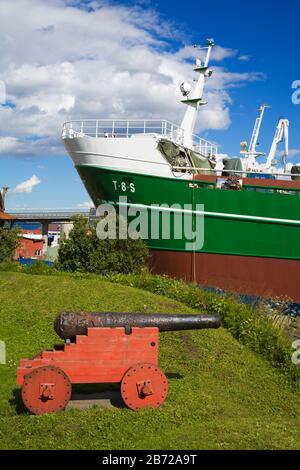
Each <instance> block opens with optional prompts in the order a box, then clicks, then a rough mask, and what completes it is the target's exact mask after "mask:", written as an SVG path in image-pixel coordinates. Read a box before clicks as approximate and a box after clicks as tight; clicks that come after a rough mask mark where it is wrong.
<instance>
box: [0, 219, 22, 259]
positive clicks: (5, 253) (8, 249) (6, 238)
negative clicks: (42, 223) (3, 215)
mask: <svg viewBox="0 0 300 470" xmlns="http://www.w3.org/2000/svg"><path fill="white" fill-rule="evenodd" d="M18 243H19V241H18V229H17V228H13V229H11V230H9V229H6V228H3V227H0V263H2V262H3V261H11V260H12V259H13V256H14V253H15V251H16V249H17V247H18Z"/></svg>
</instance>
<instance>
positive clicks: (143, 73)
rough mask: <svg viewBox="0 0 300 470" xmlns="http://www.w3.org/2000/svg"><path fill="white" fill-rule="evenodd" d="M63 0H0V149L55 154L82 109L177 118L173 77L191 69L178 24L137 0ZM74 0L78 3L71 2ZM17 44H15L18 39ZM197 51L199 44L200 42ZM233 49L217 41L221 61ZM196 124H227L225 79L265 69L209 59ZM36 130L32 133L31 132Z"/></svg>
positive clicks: (232, 82) (246, 77) (238, 82)
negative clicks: (2, 98) (0, 93)
mask: <svg viewBox="0 0 300 470" xmlns="http://www.w3.org/2000/svg"><path fill="white" fill-rule="evenodd" d="M75 3H76V2H74V1H68V0H48V1H47V2H45V1H44V0H14V1H13V2H12V1H11V0H1V2H0V28H1V37H0V48H1V51H2V54H1V59H0V80H1V79H2V80H3V81H4V82H5V83H6V91H7V101H8V102H10V103H14V105H15V107H13V108H10V107H0V129H1V133H2V135H3V136H4V137H2V138H1V139H0V155H1V154H2V155H13V156H25V155H30V156H34V155H47V156H50V155H58V154H63V153H64V149H63V145H62V144H61V141H60V133H61V128H62V124H63V122H64V121H66V120H69V119H85V118H101V117H102V118H113V117H114V118H116V117H120V118H124V117H127V118H149V119H151V118H154V119H155V118H162V119H168V120H170V121H173V122H175V123H180V120H181V117H182V116H183V114H184V111H185V108H184V106H183V105H182V104H181V103H180V93H179V92H178V87H179V85H180V83H181V82H182V81H184V80H187V79H192V78H193V75H192V67H191V63H190V58H191V56H194V53H195V49H194V48H193V47H182V48H181V49H179V50H178V51H177V52H175V53H174V52H173V51H172V48H171V47H170V46H171V38H177V39H180V38H181V35H182V33H181V31H180V30H179V29H177V28H176V27H175V26H174V25H172V24H170V23H168V22H166V21H162V20H161V18H160V17H159V16H158V14H157V13H156V12H154V11H153V10H151V9H149V8H146V7H145V6H144V7H143V8H140V7H138V6H131V7H128V6H127V7H126V6H124V5H123V6H122V5H116V4H115V3H114V4H113V5H112V4H110V3H109V2H108V1H94V2H91V3H90V7H91V8H90V10H91V11H90V12H89V11H87V4H85V8H84V7H82V8H76V7H74V5H75ZM78 4H79V3H78ZM22 45H23V46H22ZM199 53H200V55H201V54H202V52H201V51H200V52H199ZM237 55H238V51H236V50H234V49H230V48H223V47H220V46H216V47H215V48H214V51H213V55H212V59H213V61H215V62H221V61H222V60H224V59H226V58H228V57H235V56H237ZM213 69H214V75H213V77H212V79H211V80H210V81H209V82H208V84H207V88H206V95H207V97H208V98H209V105H208V106H207V107H206V108H205V109H203V110H202V112H201V116H200V120H199V126H198V130H201V131H204V130H207V129H227V128H228V126H229V125H230V104H231V99H230V94H229V91H230V88H232V87H237V86H244V85H246V84H247V83H248V82H249V81H254V80H260V79H262V78H263V76H262V75H261V74H258V73H253V72H252V73H232V72H228V71H227V70H226V69H224V68H223V67H220V66H214V67H213ZM37 137H38V139H37Z"/></svg>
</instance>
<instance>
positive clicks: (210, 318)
mask: <svg viewBox="0 0 300 470" xmlns="http://www.w3.org/2000/svg"><path fill="white" fill-rule="evenodd" d="M220 326H221V317H220V316H219V315H184V314H179V315H171V314H160V313H156V314H143V313H110V312H105V313H92V312H82V313H75V312H72V313H71V312H63V313H60V314H59V315H58V316H57V318H56V319H55V322H54V330H55V331H56V333H57V334H58V336H60V337H61V338H63V339H70V338H72V337H74V336H76V335H85V334H86V333H87V329H88V328H116V327H124V328H127V329H128V328H131V327H140V328H145V327H156V328H158V329H159V331H180V330H200V329H205V328H219V327H220Z"/></svg>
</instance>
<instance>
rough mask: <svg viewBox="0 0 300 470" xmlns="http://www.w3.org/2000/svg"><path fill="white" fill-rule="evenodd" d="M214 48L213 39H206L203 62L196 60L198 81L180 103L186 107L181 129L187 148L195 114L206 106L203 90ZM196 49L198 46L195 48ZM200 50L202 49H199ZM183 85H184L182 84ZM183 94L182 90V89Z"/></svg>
mask: <svg viewBox="0 0 300 470" xmlns="http://www.w3.org/2000/svg"><path fill="white" fill-rule="evenodd" d="M213 46H214V40H213V39H207V44H206V46H205V47H204V48H203V49H206V50H207V52H206V57H205V61H204V63H203V64H202V62H201V60H200V59H197V60H196V67H195V69H194V70H195V72H198V73H199V74H200V76H199V79H198V81H197V83H196V85H195V87H194V89H193V90H192V91H191V92H190V93H189V92H188V93H186V94H185V96H186V98H185V99H183V100H182V103H184V104H186V105H187V110H186V112H185V115H184V118H183V121H182V123H181V126H180V127H181V129H182V130H183V143H184V145H185V146H187V147H192V146H193V133H194V129H195V125H196V119H197V114H198V110H199V107H200V106H203V105H205V104H207V102H206V101H203V90H204V84H205V78H207V77H210V76H211V74H212V71H211V70H209V67H208V66H209V59H210V55H211V51H212V48H213ZM195 47H198V46H195ZM201 49H202V48H201ZM183 85H184V84H183ZM182 91H183V93H184V88H183V90H182Z"/></svg>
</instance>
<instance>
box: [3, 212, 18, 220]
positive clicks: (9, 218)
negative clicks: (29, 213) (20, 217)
mask: <svg viewBox="0 0 300 470" xmlns="http://www.w3.org/2000/svg"><path fill="white" fill-rule="evenodd" d="M15 219H16V218H15V217H14V216H13V215H10V214H6V212H2V211H0V220H15Z"/></svg>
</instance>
